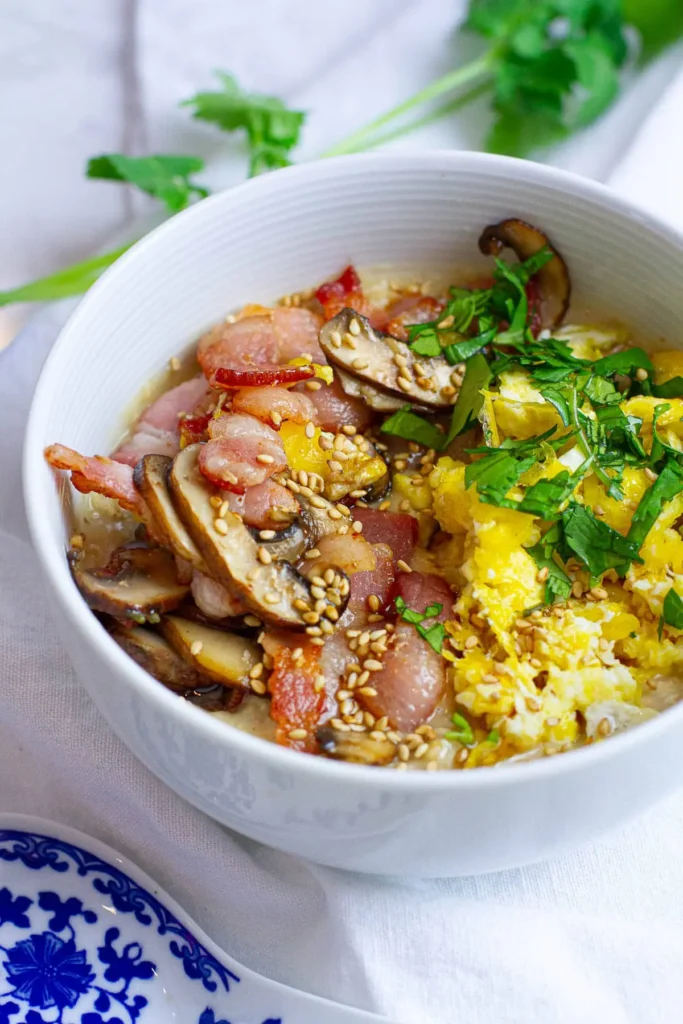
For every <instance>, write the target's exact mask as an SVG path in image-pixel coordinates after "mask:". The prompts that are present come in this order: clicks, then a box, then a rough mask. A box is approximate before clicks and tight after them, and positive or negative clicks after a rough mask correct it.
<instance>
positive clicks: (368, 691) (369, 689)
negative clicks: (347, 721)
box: [358, 686, 377, 697]
mask: <svg viewBox="0 0 683 1024" xmlns="http://www.w3.org/2000/svg"><path fill="white" fill-rule="evenodd" d="M358 692H359V693H362V694H363V696H364V697H376V696H377V690H376V689H375V687H374V686H360V687H358Z"/></svg>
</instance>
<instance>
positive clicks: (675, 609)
mask: <svg viewBox="0 0 683 1024" xmlns="http://www.w3.org/2000/svg"><path fill="white" fill-rule="evenodd" d="M665 625H667V626H673V628H674V629H683V601H681V599H680V597H679V596H678V594H677V593H676V591H675V590H674V588H673V587H672V588H671V590H669V592H668V593H667V595H666V597H665V598H664V603H663V605H662V615H661V618H660V620H659V639H660V640H661V639H662V629H663V627H664V626H665Z"/></svg>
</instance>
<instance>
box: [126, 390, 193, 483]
mask: <svg viewBox="0 0 683 1024" xmlns="http://www.w3.org/2000/svg"><path fill="white" fill-rule="evenodd" d="M207 390H208V389H207V386H206V381H205V380H204V378H203V377H195V378H194V379H193V380H186V381H185V382H184V383H183V384H178V386H177V387H175V388H171V389H170V390H169V391H165V392H164V394H163V395H161V396H160V397H159V398H157V400H156V401H155V402H152V404H151V405H150V406H149V407H148V408H147V409H145V411H144V412H143V414H142V416H140V418H139V420H138V421H137V423H136V424H135V426H134V428H133V431H132V433H131V436H130V437H129V438H127V440H125V441H124V442H123V444H122V445H120V446H119V448H117V450H116V451H115V452H114V454H113V455H112V459H115V460H116V461H117V462H125V463H126V464H127V465H129V466H135V465H136V463H138V462H139V461H140V459H141V458H142V457H143V455H169V456H171V457H173V456H174V455H177V454H178V451H179V439H180V436H179V427H180V417H181V415H182V414H183V413H189V412H192V411H193V410H194V409H195V408H196V406H197V405H198V404H199V403H200V402H201V401H202V400H203V399H204V398H205V396H206V394H207Z"/></svg>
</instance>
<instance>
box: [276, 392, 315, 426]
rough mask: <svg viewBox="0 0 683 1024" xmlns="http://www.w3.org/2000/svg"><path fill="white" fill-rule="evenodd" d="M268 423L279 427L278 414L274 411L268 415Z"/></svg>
mask: <svg viewBox="0 0 683 1024" xmlns="http://www.w3.org/2000/svg"><path fill="white" fill-rule="evenodd" d="M309 383H310V382H309ZM270 422H271V423H272V424H273V426H274V427H279V426H280V424H281V423H282V416H281V415H280V413H279V412H275V410H273V411H272V412H271V414H270Z"/></svg>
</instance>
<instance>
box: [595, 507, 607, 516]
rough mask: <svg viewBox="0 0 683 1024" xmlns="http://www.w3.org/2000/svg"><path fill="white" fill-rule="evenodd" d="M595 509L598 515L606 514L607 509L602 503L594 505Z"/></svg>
mask: <svg viewBox="0 0 683 1024" xmlns="http://www.w3.org/2000/svg"><path fill="white" fill-rule="evenodd" d="M593 511H594V512H595V514H596V516H604V514H605V510H604V508H603V507H602V505H594V506H593Z"/></svg>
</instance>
